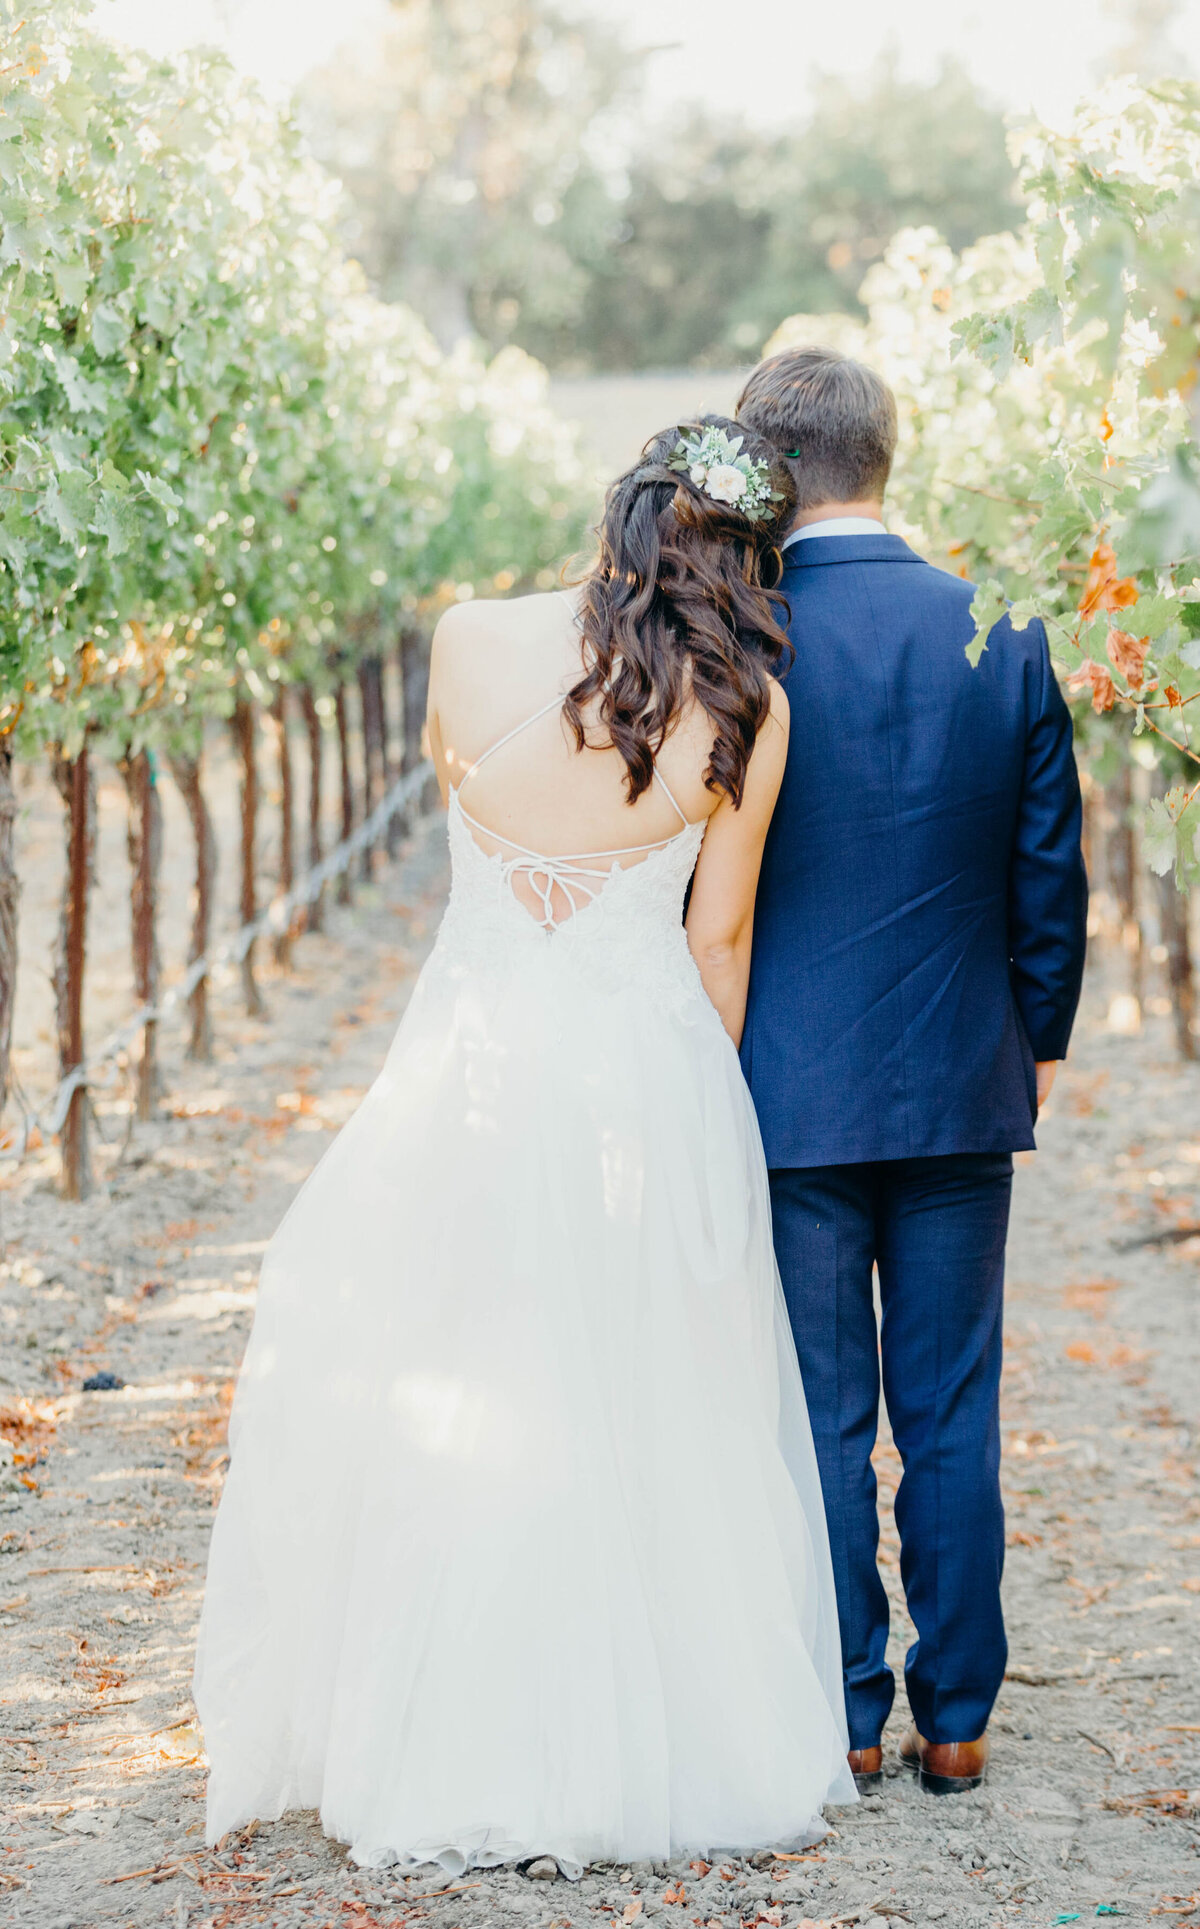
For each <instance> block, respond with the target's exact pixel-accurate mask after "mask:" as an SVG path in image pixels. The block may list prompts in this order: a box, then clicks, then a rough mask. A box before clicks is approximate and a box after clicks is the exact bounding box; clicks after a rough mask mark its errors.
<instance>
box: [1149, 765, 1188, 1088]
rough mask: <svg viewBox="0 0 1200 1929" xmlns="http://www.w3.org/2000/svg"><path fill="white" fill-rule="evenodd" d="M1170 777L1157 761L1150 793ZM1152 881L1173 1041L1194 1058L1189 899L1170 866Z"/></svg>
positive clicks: (1158, 792) (1161, 790) (1163, 790)
mask: <svg viewBox="0 0 1200 1929" xmlns="http://www.w3.org/2000/svg"><path fill="white" fill-rule="evenodd" d="M1173 781H1174V779H1173V778H1172V776H1171V774H1170V773H1169V772H1168V771H1167V770H1166V769H1165V768H1164V767H1163V765H1162V764H1160V765H1159V766H1158V768H1157V770H1156V771H1155V772H1154V775H1153V780H1152V784H1151V789H1152V793H1153V795H1154V796H1156V797H1165V796H1166V794H1167V791H1168V790H1169V789H1170V786H1171V783H1172V782H1173ZM1155 883H1156V884H1157V886H1158V917H1159V925H1160V928H1161V933H1162V944H1163V950H1164V951H1165V952H1166V954H1167V957H1166V969H1167V990H1168V992H1169V994H1170V999H1171V1019H1172V1023H1173V1024H1174V1027H1175V1043H1176V1046H1177V1047H1178V1050H1179V1056H1180V1058H1185V1059H1194V1058H1195V1056H1196V1039H1195V1035H1194V1033H1193V1031H1192V1020H1193V1018H1194V1017H1195V1015H1196V983H1195V976H1194V973H1193V970H1192V938H1191V930H1190V919H1189V916H1188V912H1189V908H1190V906H1189V900H1188V896H1187V893H1186V892H1185V891H1181V890H1180V888H1179V886H1178V884H1177V883H1176V882H1175V873H1174V870H1170V871H1168V872H1167V874H1166V876H1165V877H1159V878H1156V879H1155Z"/></svg>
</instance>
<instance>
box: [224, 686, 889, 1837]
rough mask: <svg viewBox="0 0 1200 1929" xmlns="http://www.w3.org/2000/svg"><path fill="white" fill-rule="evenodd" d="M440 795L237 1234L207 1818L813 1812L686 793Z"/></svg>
mask: <svg viewBox="0 0 1200 1929" xmlns="http://www.w3.org/2000/svg"><path fill="white" fill-rule="evenodd" d="M560 701H561V699H556V702H560ZM552 707H553V706H548V708H552ZM542 714H545V713H544V712H539V715H542ZM529 721H530V722H533V721H534V719H532V718H531V719H530V720H529ZM521 728H524V726H521ZM517 734H518V732H515V731H514V732H510V733H509V735H508V736H507V737H505V738H503V739H502V740H501V742H502V743H507V742H508V741H509V740H510V739H511V738H512V737H513V736H515V735H517ZM499 748H500V745H499V744H497V745H494V746H493V749H499ZM487 754H489V755H490V754H491V753H490V752H489V753H487ZM482 761H483V760H482V759H480V762H482ZM478 767H479V766H478V764H477V765H476V766H475V769H478ZM470 774H472V775H473V774H474V773H473V772H472V773H470ZM659 781H660V783H661V782H662V780H661V778H660V779H659ZM464 782H466V779H464ZM663 789H664V790H665V789H666V786H665V784H663ZM667 795H668V796H670V793H669V792H667ZM671 802H672V803H674V799H673V798H672V799H671ZM676 809H678V806H676ZM682 815H683V814H682V812H680V816H681V818H682ZM473 825H474V820H473V819H471V818H470V817H469V816H468V814H467V812H466V811H465V809H464V807H463V805H462V802H461V799H460V797H459V795H458V794H456V793H453V792H452V793H451V799H450V818H449V831H450V852H451V858H452V864H453V884H452V889H451V893H450V900H449V905H448V907H447V910H446V914H445V917H444V919H443V922H442V926H441V929H440V932H439V934H438V938H437V943H436V945H435V947H434V949H433V952H432V954H431V956H430V958H429V960H428V962H427V964H426V966H425V969H424V971H423V972H422V974H421V978H420V981H419V983H418V985H417V987H416V989H415V991H414V993H413V997H412V1000H411V1003H410V1005H409V1008H408V1011H407V1013H406V1015H405V1017H404V1020H403V1022H402V1023H401V1025H400V1027H399V1030H398V1032H397V1034H396V1037H395V1041H394V1043H393V1044H392V1047H391V1050H390V1051H389V1054H388V1057H387V1061H386V1063H385V1065H384V1068H383V1070H382V1072H381V1073H380V1075H379V1077H378V1079H377V1080H376V1082H375V1084H374V1085H373V1086H372V1088H371V1090H370V1092H369V1093H368V1095H367V1097H366V1099H365V1100H364V1102H363V1104H362V1106H361V1108H360V1109H359V1111H358V1112H357V1113H356V1115H355V1116H354V1118H353V1119H352V1120H351V1121H350V1123H349V1124H348V1125H347V1126H346V1127H345V1129H344V1130H343V1131H342V1133H341V1135H340V1136H339V1137H338V1139H337V1140H336V1142H335V1143H334V1144H333V1146H332V1147H331V1148H330V1150H329V1151H328V1153H327V1154H326V1155H325V1157H324V1158H323V1159H322V1161H321V1163H320V1164H319V1165H318V1167H317V1169H316V1171H315V1172H314V1173H313V1174H312V1176H311V1178H310V1179H309V1180H308V1182H307V1184H306V1185H305V1186H304V1187H303V1189H302V1190H301V1192H300V1194H299V1196H298V1197H297V1199H296V1200H295V1203H294V1204H293V1206H292V1207H291V1210H290V1211H289V1213H288V1214H287V1216H286V1218H285V1219H284V1222H283V1224H282V1226H281V1227H280V1229H279V1231H278V1233H277V1234H276V1236H275V1238H274V1240H273V1241H272V1243H271V1245H270V1248H269V1250H268V1252H267V1254H266V1258H265V1261H264V1265H263V1270H262V1283H261V1288H260V1293H259V1301H258V1311H257V1315H256V1318H255V1323H254V1330H253V1334H252V1336H251V1339H250V1344H249V1347H248V1350H247V1354H246V1360H245V1364H244V1366H243V1369H242V1375H241V1379H240V1382H239V1385H238V1391H237V1398H236V1401H235V1405H234V1410H233V1419H232V1424H231V1427H230V1440H231V1446H232V1462H231V1465H230V1469H229V1477H228V1480H227V1483H226V1487H225V1493H224V1497H223V1499H222V1501H221V1506H220V1511H219V1514H218V1516H217V1521H216V1525H215V1529H214V1533H213V1541H212V1550H211V1556H210V1560H209V1569H208V1584H207V1594H206V1598H205V1604H204V1613H203V1618H202V1622H201V1629H200V1638H199V1650H198V1656H197V1663H196V1681H195V1693H196V1704H197V1708H198V1710H199V1714H200V1718H201V1721H202V1723H203V1727H204V1734H205V1741H206V1745H207V1749H208V1756H209V1761H210V1775H209V1791H208V1839H209V1841H210V1842H211V1841H215V1840H216V1839H217V1838H219V1837H220V1836H221V1835H222V1834H223V1833H224V1832H225V1830H227V1829H229V1828H231V1827H232V1826H234V1825H236V1824H239V1823H244V1822H247V1821H249V1820H250V1819H251V1818H252V1817H260V1818H264V1819H271V1818H275V1817H277V1816H279V1815H281V1814H282V1813H283V1811H284V1810H285V1809H291V1808H318V1809H319V1810H320V1813H321V1819H322V1822H323V1824H324V1827H325V1828H326V1830H327V1831H328V1833H330V1834H331V1835H333V1836H336V1837H338V1838H339V1839H341V1840H343V1841H345V1842H348V1843H349V1844H350V1846H351V1853H352V1855H353V1857H354V1858H355V1859H356V1860H357V1861H358V1862H360V1863H363V1864H370V1865H375V1866H379V1865H384V1864H389V1863H399V1864H402V1865H412V1864H417V1863H422V1862H437V1863H440V1864H441V1866H442V1868H443V1869H444V1870H446V1871H447V1872H448V1873H450V1874H452V1875H453V1874H457V1873H459V1872H461V1871H462V1870H463V1869H465V1868H468V1867H471V1866H477V1867H478V1866H488V1865H491V1864H495V1863H500V1862H511V1861H519V1860H521V1859H524V1858H526V1857H530V1856H534V1855H539V1854H548V1855H553V1856H555V1857H557V1859H558V1861H559V1864H560V1866H561V1867H562V1868H563V1870H564V1872H566V1873H568V1874H570V1875H577V1874H578V1873H579V1872H580V1870H581V1869H582V1867H583V1866H584V1865H586V1864H587V1863H589V1862H591V1861H597V1860H607V1861H629V1860H634V1859H652V1860H661V1859H668V1858H671V1857H675V1856H680V1855H683V1854H685V1853H688V1852H691V1851H721V1850H724V1851H733V1850H745V1851H749V1850H751V1849H754V1848H757V1847H764V1846H772V1847H780V1846H786V1845H788V1844H793V1845H794V1844H796V1843H803V1842H806V1841H812V1840H813V1839H814V1838H815V1837H816V1836H818V1835H820V1834H821V1833H823V1823H822V1821H821V1807H822V1804H823V1803H825V1802H852V1801H854V1800H855V1799H856V1795H855V1789H854V1783H853V1779H852V1777H851V1776H850V1773H849V1771H848V1768H847V1764H846V1746H847V1738H846V1728H845V1718H844V1714H843V1708H842V1679H841V1660H840V1653H839V1645H838V1631H837V1619H836V1609H835V1603H834V1591H833V1578H832V1571H831V1566H830V1558H829V1549H828V1541H827V1536H826V1530H825V1520H824V1514H823V1511H822V1505H821V1494H820V1487H819V1483H818V1476H817V1468H816V1461H815V1458H814V1453H813V1447H812V1439H811V1435H810V1431H809V1424H808V1415H807V1411H806V1408H805V1404H804V1395H803V1392H802V1390H801V1384H800V1376H799V1370H798V1367H797V1363H796V1354H795V1350H794V1347H793V1343H792V1339H791V1334H790V1331H789V1329H788V1324H787V1318H786V1315H785V1311H784V1306H783V1299H782V1294H781V1291H780V1287H779V1282H778V1275H777V1272H776V1269H775V1261H774V1254H773V1251H772V1245H771V1226H770V1208H769V1195H768V1190H767V1175H766V1170H765V1167H764V1162H763V1155H762V1148H761V1145H760V1141H759V1136H758V1129H757V1125H756V1122H755V1118H754V1113H753V1110H752V1108H751V1104H750V1098H749V1094H748V1092H747V1089H746V1086H745V1084H744V1082H743V1079H742V1074H741V1070H740V1068H739V1064H738V1058H737V1053H736V1051H735V1050H734V1047H733V1045H732V1043H731V1042H730V1039H729V1037H728V1035H727V1034H726V1032H725V1030H724V1028H723V1026H722V1025H721V1022H720V1020H719V1019H718V1017H717V1014H716V1012H715V1010H714V1008H713V1006H712V1005H711V1004H710V1003H709V1001H708V999H707V997H706V996H705V993H704V990H703V988H702V986H701V982H700V978H699V975H698V973H697V970H696V966H695V964H694V962H693V960H692V957H691V954H690V952H689V950H688V947H687V943H686V940H685V936H684V932H683V927H682V923H681V913H682V906H683V898H684V892H685V889H686V887H687V883H688V880H689V878H690V876H691V873H692V870H693V867H694V865H695V863H696V859H697V855H698V853H699V850H700V845H701V840H702V838H703V835H704V826H703V824H688V823H687V822H686V820H685V821H684V824H683V828H682V829H681V830H680V831H679V833H678V835H676V836H674V837H672V838H669V839H667V840H665V841H662V842H661V843H659V844H658V845H655V846H647V847H639V848H638V849H635V850H630V851H622V852H604V853H599V854H592V853H589V854H588V855H586V856H583V857H577V856H572V857H561V856H559V857H547V856H542V855H539V854H537V853H534V852H530V851H524V850H522V849H520V847H518V846H513V845H509V844H508V843H507V840H504V839H499V838H497V837H496V836H495V834H493V833H485V832H483V827H482V826H474V829H473V828H472V827H473ZM475 830H478V831H479V832H481V833H482V834H484V835H486V836H488V837H490V838H491V839H492V841H493V842H499V843H503V844H506V846H507V848H508V849H509V850H511V852H512V855H511V856H503V855H496V854H491V855H489V854H488V853H487V852H485V850H484V848H483V847H482V845H481V844H480V842H479V841H477V837H476V835H475ZM522 883H523V885H524V889H525V895H526V897H528V898H531V899H532V900H533V901H535V903H536V906H537V911H536V915H535V914H531V911H530V909H529V908H527V906H526V904H525V903H523V902H522V901H521V898H520V897H519V896H518V894H517V888H516V887H517V886H519V885H521V884H522Z"/></svg>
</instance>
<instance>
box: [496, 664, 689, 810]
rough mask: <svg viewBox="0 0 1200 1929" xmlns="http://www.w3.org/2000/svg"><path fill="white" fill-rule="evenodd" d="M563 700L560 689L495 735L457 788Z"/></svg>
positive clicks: (555, 708)
mask: <svg viewBox="0 0 1200 1929" xmlns="http://www.w3.org/2000/svg"><path fill="white" fill-rule="evenodd" d="M564 701H565V699H564V697H563V694H562V692H561V691H560V692H559V694H558V695H557V696H556V697H551V699H550V701H549V703H544V704H543V705H542V707H541V709H540V710H535V711H534V713H533V715H532V716H531V717H526V718H525V720H524V722H523V723H517V724H514V725H513V727H512V729H511V730H506V731H505V733H504V735H503V736H502V737H497V739H496V741H495V743H493V744H489V745H488V747H487V749H486V750H483V751H481V752H480V754H479V756H478V757H476V759H475V762H474V763H473V764H471V765H470V767H469V768H468V769H467V770H464V772H463V774H462V777H461V779H460V781H459V786H458V788H459V789H460V790H461V789H462V787H463V784H465V783H466V782H467V779H468V778H470V777H473V776H474V775H475V772H476V771H477V770H479V769H481V768H482V766H483V765H484V764H485V763H486V762H487V760H488V758H489V757H494V756H495V754H496V752H497V751H498V750H503V748H504V746H505V744H506V743H511V742H512V740H513V738H514V737H519V736H520V735H521V733H522V731H523V730H528V729H529V727H530V725H531V724H535V723H540V722H541V720H542V718H543V717H548V716H549V715H550V712H551V711H552V710H557V709H558V708H559V706H560V705H561V704H562V703H563V702H564ZM672 802H674V799H672ZM676 808H678V806H676Z"/></svg>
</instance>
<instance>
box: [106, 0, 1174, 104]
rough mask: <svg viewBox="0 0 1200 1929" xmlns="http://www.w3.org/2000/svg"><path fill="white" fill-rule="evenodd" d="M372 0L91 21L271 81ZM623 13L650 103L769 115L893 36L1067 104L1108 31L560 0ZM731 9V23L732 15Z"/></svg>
mask: <svg viewBox="0 0 1200 1929" xmlns="http://www.w3.org/2000/svg"><path fill="white" fill-rule="evenodd" d="M384 5H385V0H335V4H333V5H330V3H329V0H97V4H96V9H95V14H94V20H95V24H96V25H97V27H99V28H100V30H101V31H103V32H110V33H113V34H114V35H116V36H117V37H119V38H120V39H123V40H129V41H133V42H136V43H137V44H139V45H142V46H146V47H149V48H151V49H152V50H154V51H164V52H165V51H168V50H170V49H173V48H178V47H182V46H185V45H188V44H190V43H192V42H195V41H199V40H208V41H215V42H217V43H219V44H221V45H223V46H225V47H227V49H228V51H229V52H230V53H231V55H232V56H233V58H234V60H235V61H236V62H237V64H238V65H239V66H241V67H244V68H247V69H248V70H249V71H250V72H252V73H255V74H258V75H259V76H260V78H262V79H263V80H264V81H265V82H266V83H267V85H268V86H269V87H270V88H271V89H272V91H275V90H279V91H284V92H286V91H288V90H289V89H290V88H291V87H293V86H294V85H295V84H296V82H297V81H298V80H299V79H300V78H301V76H302V75H303V74H304V73H305V72H306V71H307V70H308V69H309V68H310V67H312V66H314V65H315V64H317V63H318V62H320V61H323V60H325V59H327V58H328V57H329V55H330V54H332V53H333V52H334V50H335V48H336V47H337V45H338V43H339V42H340V41H342V40H344V39H345V38H346V37H347V35H349V34H352V33H354V32H355V30H356V29H357V28H358V27H359V26H361V25H362V24H363V23H365V22H366V21H367V20H369V19H370V17H371V16H372V15H373V14H375V13H377V12H378V11H380V10H381V9H382V8H383V6H384ZM574 5H575V6H576V7H578V8H579V10H580V11H583V10H591V11H596V12H602V13H603V14H604V15H605V16H606V17H607V18H608V19H609V20H612V21H618V22H619V21H621V20H624V21H625V22H626V23H627V25H628V29H629V33H630V38H631V39H632V40H633V41H635V42H637V43H640V44H642V45H646V46H654V47H659V48H662V49H663V51H662V52H660V53H658V54H656V55H655V57H654V60H653V64H652V67H651V98H652V103H653V104H654V105H655V106H658V107H665V106H667V105H669V104H671V103H673V102H674V101H677V100H681V99H688V98H696V97H699V98H701V99H704V100H707V101H709V102H711V103H713V104H715V105H718V106H724V107H726V108H729V109H731V110H745V111H748V112H751V113H753V112H758V113H760V114H761V115H762V116H763V118H764V119H766V120H770V121H779V120H781V119H786V118H787V117H789V115H791V114H793V113H796V112H798V111H803V108H804V105H805V103H806V99H807V97H808V92H809V89H810V86H811V83H812V81H813V78H814V77H815V76H816V75H818V74H819V73H821V72H822V71H824V72H832V73H842V74H852V73H858V72H861V71H862V70H863V69H864V68H865V67H868V66H869V65H870V63H871V61H872V60H873V59H874V58H875V56H876V55H877V54H878V53H879V52H880V51H881V50H882V49H884V48H885V47H888V46H894V47H895V48H896V49H897V50H898V53H899V56H900V62H901V66H902V69H903V70H905V71H906V72H908V73H911V74H913V75H927V74H929V73H931V72H932V71H934V70H935V69H936V68H937V65H938V63H939V61H940V59H941V58H942V57H943V56H945V55H947V54H956V55H958V56H959V57H960V58H961V59H962V60H963V61H964V62H965V64H966V65H967V66H968V67H969V69H970V70H971V72H972V73H973V74H974V75H975V76H976V78H977V79H978V80H979V81H980V82H981V83H982V84H983V85H985V86H986V87H988V88H989V89H990V90H991V91H992V93H994V94H995V95H996V97H997V98H998V99H999V100H1000V102H1001V104H1002V105H1003V106H1004V107H1006V108H1009V109H1012V110H1013V111H1015V112H1017V113H1025V112H1028V111H1029V110H1030V109H1032V110H1033V111H1035V112H1037V113H1038V114H1040V115H1042V116H1043V117H1045V118H1048V119H1051V120H1059V119H1060V118H1062V117H1063V116H1065V115H1066V114H1067V113H1069V111H1070V109H1071V106H1072V104H1073V102H1074V101H1075V99H1076V98H1077V97H1078V96H1079V95H1080V94H1081V93H1083V92H1084V91H1085V90H1086V88H1087V87H1088V86H1089V84H1090V83H1091V81H1092V80H1093V77H1094V76H1093V67H1092V63H1093V62H1094V61H1095V59H1096V58H1097V55H1098V54H1102V52H1103V50H1104V48H1105V46H1106V45H1107V44H1111V43H1112V42H1113V41H1114V40H1115V39H1116V38H1117V37H1118V34H1119V28H1118V26H1117V24H1116V22H1115V21H1114V20H1113V18H1112V13H1113V11H1114V10H1115V9H1114V8H1113V7H1112V6H1111V4H1110V0H1005V4H1004V5H1003V6H997V5H996V4H995V0H901V4H899V5H897V0H850V3H849V4H845V3H844V4H842V5H840V6H838V5H829V4H828V0H824V4H820V5H818V4H815V0H738V4H737V6H736V7H734V8H731V7H730V6H729V4H728V0H574ZM734 22H736V25H734V24H733V23H734ZM1173 38H1174V39H1175V42H1176V44H1178V45H1180V46H1182V47H1185V48H1188V49H1193V50H1195V53H1196V55H1198V56H1200V0H1181V5H1180V10H1179V14H1178V17H1177V20H1176V23H1175V26H1174V29H1173Z"/></svg>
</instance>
